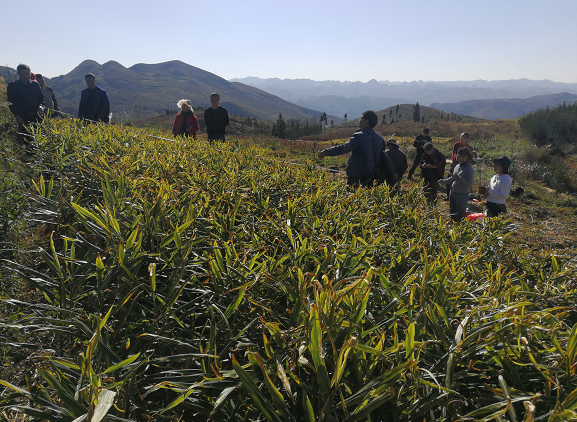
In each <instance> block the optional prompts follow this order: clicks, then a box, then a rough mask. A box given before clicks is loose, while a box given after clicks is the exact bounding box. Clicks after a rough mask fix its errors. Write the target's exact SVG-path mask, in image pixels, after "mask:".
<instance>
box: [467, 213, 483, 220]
mask: <svg viewBox="0 0 577 422" xmlns="http://www.w3.org/2000/svg"><path fill="white" fill-rule="evenodd" d="M484 219H485V214H483V213H482V212H476V213H475V214H469V215H468V216H467V220H469V221H479V222H482V221H483V220H484Z"/></svg>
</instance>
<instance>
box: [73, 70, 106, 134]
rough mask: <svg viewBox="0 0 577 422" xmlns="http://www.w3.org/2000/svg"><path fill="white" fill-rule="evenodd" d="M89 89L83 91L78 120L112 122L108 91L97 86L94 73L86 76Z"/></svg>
mask: <svg viewBox="0 0 577 422" xmlns="http://www.w3.org/2000/svg"><path fill="white" fill-rule="evenodd" d="M84 81H85V82H86V86H87V88H85V89H83V90H82V95H81V96H80V105H79V106H78V118H79V119H85V120H89V121H93V122H103V123H108V122H109V120H110V117H109V116H110V102H109V101H108V95H106V91H105V90H103V89H102V88H100V87H99V86H96V76H94V75H93V74H92V73H87V74H86V75H84Z"/></svg>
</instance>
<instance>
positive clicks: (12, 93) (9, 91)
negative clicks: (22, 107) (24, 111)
mask: <svg viewBox="0 0 577 422" xmlns="http://www.w3.org/2000/svg"><path fill="white" fill-rule="evenodd" d="M17 96H18V94H17V93H16V90H15V89H14V84H8V87H7V88H6V97H7V99H8V102H9V103H10V105H9V106H8V108H9V109H10V111H11V112H12V114H13V115H14V117H16V118H18V117H20V113H18V108H17V107H16V103H17V102H18V98H17Z"/></svg>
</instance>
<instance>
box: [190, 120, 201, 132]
mask: <svg viewBox="0 0 577 422" xmlns="http://www.w3.org/2000/svg"><path fill="white" fill-rule="evenodd" d="M192 120H193V122H192V128H191V129H192V130H193V131H194V133H195V134H196V132H198V130H199V129H200V126H199V124H198V117H196V116H192Z"/></svg>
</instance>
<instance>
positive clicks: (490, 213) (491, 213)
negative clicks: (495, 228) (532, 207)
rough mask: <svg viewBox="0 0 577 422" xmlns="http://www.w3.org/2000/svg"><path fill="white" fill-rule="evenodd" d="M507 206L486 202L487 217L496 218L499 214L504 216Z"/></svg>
mask: <svg viewBox="0 0 577 422" xmlns="http://www.w3.org/2000/svg"><path fill="white" fill-rule="evenodd" d="M506 212H507V206H506V205H505V204H496V203H495V202H489V201H487V217H497V216H498V215H499V214H505V213H506Z"/></svg>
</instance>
